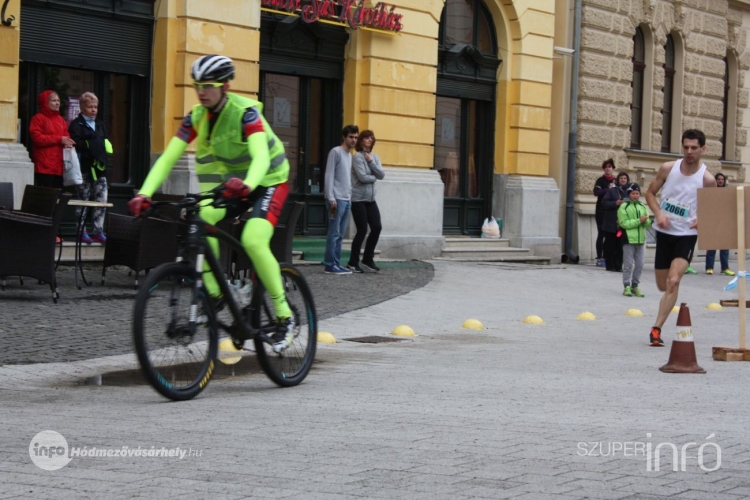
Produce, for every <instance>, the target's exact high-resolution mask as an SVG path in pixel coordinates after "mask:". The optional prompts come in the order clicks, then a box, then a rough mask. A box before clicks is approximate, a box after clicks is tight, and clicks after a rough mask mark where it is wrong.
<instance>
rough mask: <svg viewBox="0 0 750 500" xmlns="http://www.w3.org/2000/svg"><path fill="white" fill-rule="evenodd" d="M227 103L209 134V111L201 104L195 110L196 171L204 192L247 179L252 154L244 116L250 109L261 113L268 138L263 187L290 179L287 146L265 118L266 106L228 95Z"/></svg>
mask: <svg viewBox="0 0 750 500" xmlns="http://www.w3.org/2000/svg"><path fill="white" fill-rule="evenodd" d="M227 98H228V99H227V103H226V104H225V105H224V108H223V109H222V110H221V112H220V113H219V116H218V118H217V119H216V123H215V124H214V126H213V129H212V130H211V132H210V134H209V117H208V110H207V109H206V108H205V107H203V106H201V105H200V104H198V105H196V106H194V107H193V112H192V117H193V127H195V130H196V131H197V133H198V136H197V137H196V151H195V172H196V174H197V175H198V182H199V183H200V184H201V189H202V190H206V189H211V188H213V187H214V186H216V185H218V184H221V183H222V182H224V181H226V180H227V179H230V178H232V177H238V178H240V179H243V180H244V179H245V178H246V177H247V174H248V169H249V168H250V164H251V163H252V152H251V151H250V148H249V145H248V142H247V141H243V140H242V126H241V124H242V117H243V115H244V114H245V111H246V110H247V109H248V108H251V107H257V108H258V110H259V112H260V113H261V120H263V127H264V129H265V133H266V136H267V137H268V149H269V156H270V160H271V161H270V165H269V166H268V171H267V172H266V175H265V176H264V177H263V179H262V180H261V182H260V185H261V186H275V185H277V184H281V183H282V182H286V180H287V179H288V177H289V162H288V161H287V160H286V155H285V154H284V145H283V143H282V142H281V141H280V140H279V139H278V138H277V137H276V135H275V134H274V133H273V131H272V130H271V127H270V126H269V125H268V122H266V120H265V118H263V115H262V112H263V105H262V104H261V103H260V102H258V101H255V100H253V99H248V98H246V97H241V96H238V95H236V94H232V93H227Z"/></svg>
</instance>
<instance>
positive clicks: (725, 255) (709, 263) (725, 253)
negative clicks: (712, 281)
mask: <svg viewBox="0 0 750 500" xmlns="http://www.w3.org/2000/svg"><path fill="white" fill-rule="evenodd" d="M714 260H716V250H709V251H707V252H706V271H708V270H709V269H713V268H714ZM719 260H720V261H721V270H722V271H723V270H725V269H729V250H719Z"/></svg>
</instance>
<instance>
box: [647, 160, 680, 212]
mask: <svg viewBox="0 0 750 500" xmlns="http://www.w3.org/2000/svg"><path fill="white" fill-rule="evenodd" d="M673 166H674V162H667V163H662V165H661V167H659V171H658V172H657V173H656V177H654V180H652V181H651V184H649V186H648V189H647V190H646V203H648V208H650V209H651V212H653V214H654V219H657V220H658V219H659V216H660V215H661V208H659V202H658V201H657V200H656V195H657V194H659V191H660V190H661V188H662V186H663V185H664V182H665V181H666V180H667V176H669V171H670V170H671V169H672V167H673Z"/></svg>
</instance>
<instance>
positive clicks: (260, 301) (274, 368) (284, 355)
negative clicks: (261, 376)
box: [251, 264, 318, 387]
mask: <svg viewBox="0 0 750 500" xmlns="http://www.w3.org/2000/svg"><path fill="white" fill-rule="evenodd" d="M281 279H282V281H283V283H284V290H285V292H286V300H287V302H288V303H289V307H291V309H292V311H293V313H294V321H295V324H296V327H295V336H294V341H293V342H292V344H291V345H290V346H289V347H287V348H286V349H285V350H284V351H283V352H280V353H275V352H274V351H273V348H272V346H271V345H270V344H269V343H268V342H265V341H264V340H263V339H262V338H260V336H256V337H255V339H254V342H255V350H256V352H257V354H258V361H260V366H261V368H263V371H264V372H266V375H268V378H270V379H271V380H273V381H274V382H275V383H276V384H278V385H280V386H281V387H291V386H295V385H297V384H299V383H300V382H302V381H303V380H304V379H305V377H307V374H308V373H309V371H310V368H311V367H312V364H313V361H314V360H315V348H316V346H317V341H318V317H317V314H316V313H315V303H314V302H313V297H312V292H310V287H309V286H308V285H307V281H305V278H304V277H303V276H302V275H301V274H300V272H299V271H297V270H296V269H295V268H294V267H292V266H290V265H288V264H282V265H281ZM256 286H257V287H258V290H257V291H256V293H255V294H254V297H255V301H256V303H255V307H254V308H252V318H251V321H252V325H253V327H254V328H260V327H261V326H266V325H269V324H272V323H274V321H275V319H276V315H275V314H274V312H273V311H274V309H273V302H272V301H271V297H269V295H268V292H267V291H266V290H265V289H264V288H263V285H262V284H261V283H260V280H258V281H257V282H256Z"/></svg>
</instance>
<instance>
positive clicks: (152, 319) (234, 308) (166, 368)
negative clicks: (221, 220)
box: [133, 190, 318, 401]
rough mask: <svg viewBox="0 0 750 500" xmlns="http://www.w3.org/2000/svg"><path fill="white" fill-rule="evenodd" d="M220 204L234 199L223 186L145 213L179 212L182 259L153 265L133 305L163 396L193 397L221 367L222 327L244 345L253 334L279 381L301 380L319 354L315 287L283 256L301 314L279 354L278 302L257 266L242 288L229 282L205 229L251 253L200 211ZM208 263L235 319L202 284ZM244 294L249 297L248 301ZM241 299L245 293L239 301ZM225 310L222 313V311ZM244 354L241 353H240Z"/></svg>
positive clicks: (150, 373) (151, 375)
mask: <svg viewBox="0 0 750 500" xmlns="http://www.w3.org/2000/svg"><path fill="white" fill-rule="evenodd" d="M204 200H209V201H210V204H211V205H212V206H214V207H218V208H222V207H225V206H226V205H227V203H229V202H228V201H227V200H226V199H223V198H222V196H221V194H220V191H218V190H214V191H209V192H208V193H201V194H188V195H186V196H185V198H183V199H182V200H180V201H177V202H170V201H154V202H152V203H151V206H150V207H149V208H148V209H147V210H146V211H145V212H144V216H148V215H152V214H155V213H157V212H158V211H159V210H160V209H163V210H165V211H166V210H168V211H170V212H173V213H174V212H177V213H180V214H181V215H180V216H179V220H177V221H176V222H177V223H179V224H181V229H182V230H181V231H179V234H180V236H178V240H179V241H178V248H179V252H178V256H177V260H176V262H172V263H166V264H162V265H160V266H158V267H157V268H155V269H154V270H152V271H151V272H150V273H149V274H148V275H147V277H146V280H145V281H144V282H143V284H142V285H141V287H140V288H139V291H138V293H137V295H136V299H135V306H134V308H133V340H134V343H135V351H136V354H137V356H138V361H139V363H140V365H141V370H142V372H143V375H144V377H145V378H146V380H147V381H148V382H149V383H150V384H151V386H152V387H153V388H154V389H156V391H157V392H159V393H160V394H162V395H163V396H165V397H167V398H169V399H172V400H176V401H181V400H187V399H191V398H193V397H195V396H196V395H198V394H199V393H200V392H201V391H202V390H203V389H205V387H206V385H207V384H208V382H209V381H210V380H211V376H212V374H213V373H214V371H215V370H216V362H217V354H218V343H219V342H218V341H219V329H221V330H223V331H225V332H227V333H228V334H229V337H230V338H231V343H232V344H233V346H234V347H235V348H236V349H238V350H247V349H244V345H245V342H246V341H249V340H252V341H253V343H254V347H255V352H256V355H257V357H258V361H259V362H260V366H261V368H262V369H263V371H264V372H265V373H266V375H267V376H268V377H269V378H270V379H271V380H272V381H273V382H275V383H276V384H277V385H279V386H281V387H291V386H295V385H297V384H299V383H300V382H302V381H303V380H304V379H305V377H306V376H307V374H308V372H309V371H310V368H311V367H312V364H313V361H314V359H315V348H316V342H317V328H318V321H317V315H316V313H315V304H314V302H313V296H312V293H311V291H310V287H309V286H308V285H307V282H306V281H305V278H304V277H303V276H302V274H301V273H300V272H299V271H298V270H297V269H295V268H294V267H293V266H292V265H291V264H288V263H281V264H280V266H281V277H282V281H283V284H284V290H285V293H286V298H287V302H288V303H289V307H290V308H291V309H292V313H293V315H294V320H295V324H296V327H295V330H294V339H293V341H292V343H291V345H289V346H288V347H287V348H286V349H284V350H283V351H281V352H279V353H276V352H274V350H273V348H272V344H273V340H272V336H273V335H274V333H275V332H276V325H275V318H276V316H275V314H274V312H273V311H274V309H273V302H272V301H271V299H270V297H269V295H268V293H267V292H266V290H265V289H264V287H263V284H262V283H261V282H260V280H259V279H258V278H257V275H256V273H255V272H251V274H250V279H249V280H248V281H247V282H242V283H241V284H247V285H250V287H251V291H249V292H248V291H247V287H244V293H237V291H238V290H237V289H238V287H235V285H233V284H232V283H231V282H229V281H227V278H226V276H225V271H224V269H223V268H222V267H221V265H220V263H219V259H218V258H217V257H216V256H215V255H214V253H213V252H212V251H211V248H210V247H209V246H208V242H207V240H206V237H207V236H209V235H210V236H211V237H214V238H217V239H218V240H219V241H220V242H221V243H223V244H225V245H226V246H227V248H228V249H229V250H230V251H234V252H245V250H244V248H243V246H242V244H241V243H240V242H239V241H237V240H236V239H235V238H233V237H232V236H231V235H229V234H228V233H226V232H225V231H222V230H221V229H219V228H218V227H216V226H214V225H211V224H209V223H207V222H205V221H203V220H202V219H201V218H200V209H201V206H202V204H201V202H203V201H204ZM204 262H207V263H208V264H209V266H210V272H211V273H212V274H213V275H214V277H215V278H216V281H217V282H218V283H219V287H220V289H221V293H222V296H223V303H224V304H225V305H226V309H228V312H229V316H230V320H229V321H227V322H225V321H223V320H221V319H219V316H218V314H217V313H218V311H217V308H219V304H220V302H219V301H218V300H217V299H214V298H212V297H209V295H208V291H207V290H206V289H205V288H204V286H203V279H202V275H203V271H204ZM243 298H244V299H246V300H243ZM238 299H239V300H238ZM248 302H249V303H248ZM225 316H227V314H223V315H222V317H225ZM236 355H239V354H235V356H236Z"/></svg>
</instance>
